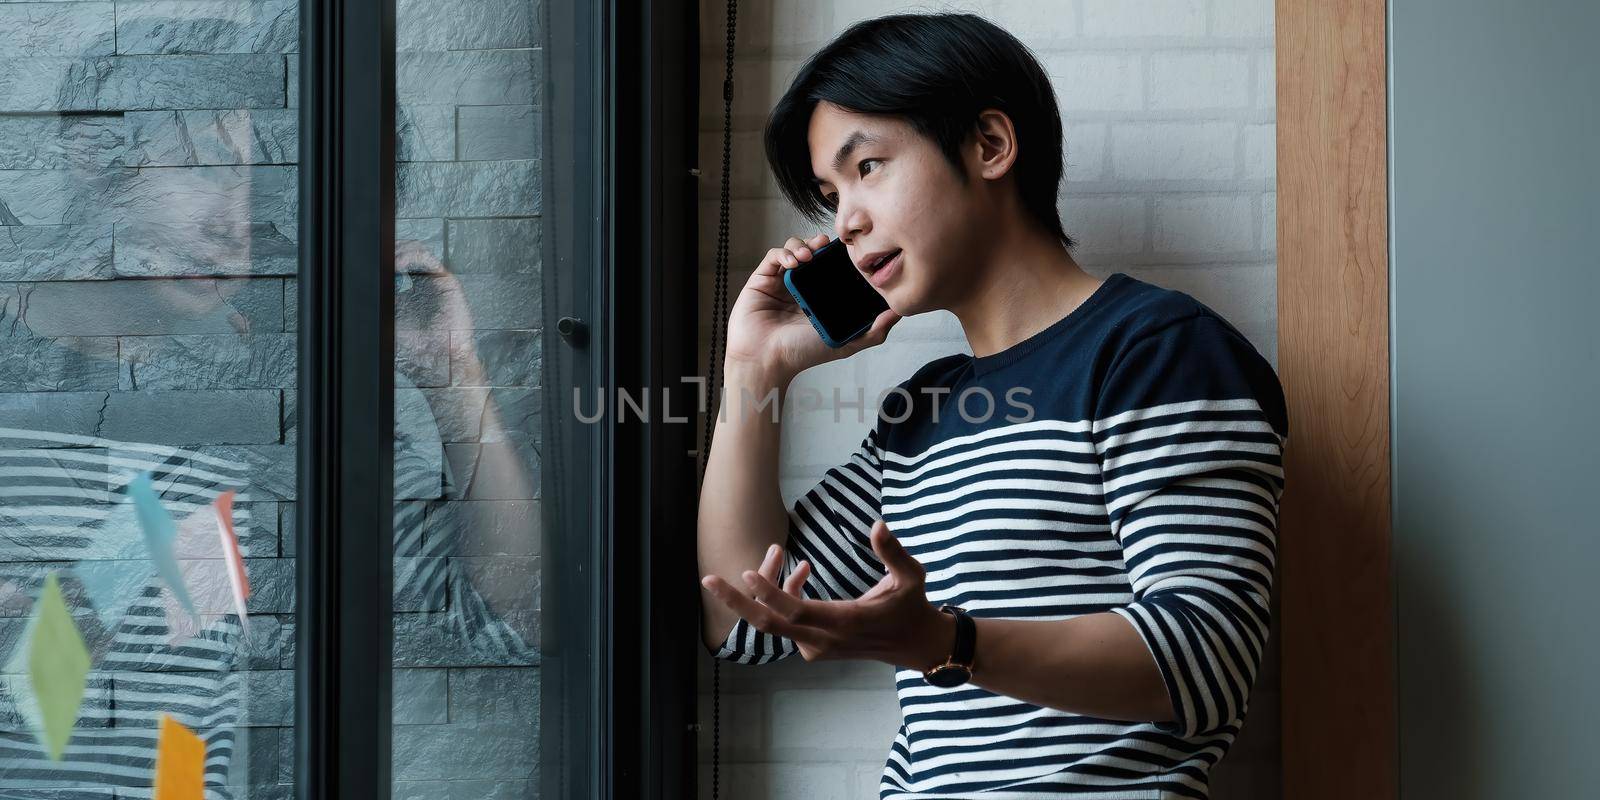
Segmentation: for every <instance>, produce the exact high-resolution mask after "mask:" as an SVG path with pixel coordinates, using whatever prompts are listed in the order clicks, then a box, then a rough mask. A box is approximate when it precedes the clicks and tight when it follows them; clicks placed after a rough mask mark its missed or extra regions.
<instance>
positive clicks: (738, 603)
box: [700, 573, 827, 645]
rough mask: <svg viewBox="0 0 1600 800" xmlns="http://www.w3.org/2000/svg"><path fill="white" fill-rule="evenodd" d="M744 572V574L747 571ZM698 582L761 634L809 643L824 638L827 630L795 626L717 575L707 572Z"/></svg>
mask: <svg viewBox="0 0 1600 800" xmlns="http://www.w3.org/2000/svg"><path fill="white" fill-rule="evenodd" d="M747 574H748V573H747ZM700 585H701V586H704V587H706V589H707V590H709V591H710V592H711V595H712V596H713V597H715V598H717V599H718V600H720V601H721V602H722V604H723V605H725V606H727V607H728V608H729V610H731V611H733V612H734V613H735V614H738V615H739V618H740V619H743V620H744V621H746V622H748V623H750V624H751V625H754V626H755V627H756V630H759V631H761V632H762V633H770V634H772V635H774V636H783V637H785V638H788V639H792V640H794V641H796V642H804V643H806V644H808V645H809V644H813V643H816V642H822V641H825V640H826V638H827V633H826V632H825V631H822V630H819V629H817V628H813V627H810V626H808V625H799V624H796V623H794V622H791V621H790V620H788V619H787V618H785V617H784V616H783V615H781V614H779V613H778V612H777V611H775V610H773V609H772V607H771V606H768V605H766V604H765V603H762V602H760V601H759V600H755V599H752V598H750V597H749V596H747V595H745V594H744V593H743V592H741V591H738V590H736V589H734V588H733V587H732V586H729V585H728V582H727V581H725V580H723V579H722V578H721V576H718V575H707V576H706V577H704V578H702V579H701V580H700Z"/></svg>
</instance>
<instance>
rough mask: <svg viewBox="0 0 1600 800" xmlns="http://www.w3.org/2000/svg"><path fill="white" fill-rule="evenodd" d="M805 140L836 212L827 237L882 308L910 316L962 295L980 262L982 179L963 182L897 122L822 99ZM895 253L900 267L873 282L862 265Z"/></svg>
mask: <svg viewBox="0 0 1600 800" xmlns="http://www.w3.org/2000/svg"><path fill="white" fill-rule="evenodd" d="M807 137H808V138H807V141H808V144H809V146H810V155H811V171H812V174H813V175H815V176H816V178H817V181H818V190H819V191H820V192H821V193H822V195H823V196H824V197H827V198H829V199H830V200H832V201H834V202H835V203H836V206H837V209H838V210H837V212H836V214H835V215H834V236H836V237H838V238H839V239H840V240H842V241H843V242H844V243H845V245H846V246H847V247H848V249H849V252H850V259H851V261H854V262H855V264H856V269H858V270H860V271H861V273H862V274H863V275H866V276H867V279H868V280H869V281H871V282H873V284H874V287H875V288H876V289H877V291H878V293H879V294H881V295H883V298H884V300H885V301H887V302H888V304H889V307H890V308H892V309H894V310H895V312H896V313H899V314H900V315H902V316H910V315H912V314H920V313H922V312H924V311H931V310H934V309H940V308H949V307H951V302H950V301H952V300H954V299H956V298H960V297H963V296H965V294H966V290H967V286H968V285H969V283H970V282H971V281H973V279H974V278H975V277H976V276H975V273H976V272H977V270H976V269H975V267H976V266H977V265H978V264H979V263H981V261H979V260H977V259H976V258H975V257H976V256H977V255H978V253H976V252H975V248H977V247H978V246H979V243H978V242H977V238H978V237H977V236H976V235H975V234H974V231H981V230H983V229H984V227H985V219H984V217H985V214H987V213H989V207H988V200H987V196H986V195H985V194H984V192H985V191H986V190H987V186H986V185H985V184H986V183H987V182H986V181H982V180H977V179H974V180H972V181H969V182H968V183H967V184H965V185H963V184H962V182H961V180H960V178H959V177H958V175H957V173H956V172H955V170H954V169H953V168H952V166H951V164H950V162H949V161H947V160H946V159H945V157H944V155H943V154H942V153H940V152H939V148H938V146H937V145H935V144H934V143H933V142H932V141H931V140H929V139H927V138H925V137H923V136H921V135H919V134H918V133H917V132H916V131H915V130H914V129H913V128H912V127H911V126H910V125H909V124H907V123H905V122H904V121H902V120H900V119H898V118H894V117H888V116H882V115H873V114H859V113H855V112H851V111H847V110H845V109H842V108H840V107H839V106H836V105H833V104H831V103H826V102H823V103H819V104H818V105H817V107H816V110H815V111H813V112H812V114H811V124H810V127H809V130H808V133H807ZM852 141H855V144H854V146H853V147H850V149H849V152H848V153H846V154H845V156H844V158H843V160H842V161H840V162H839V163H838V165H837V168H836V167H835V164H834V162H835V159H836V157H837V156H838V155H839V153H840V149H841V148H842V147H845V146H846V145H847V144H849V143H850V142H852ZM893 250H899V251H901V252H900V255H899V256H898V261H899V263H898V264H894V265H893V266H891V267H889V268H888V269H889V270H890V271H889V272H887V273H886V274H884V275H881V276H878V277H877V279H876V280H874V277H873V275H872V274H871V270H870V269H869V267H871V266H872V265H871V264H869V263H867V261H868V259H869V258H870V257H871V255H872V254H874V253H880V252H884V251H893Z"/></svg>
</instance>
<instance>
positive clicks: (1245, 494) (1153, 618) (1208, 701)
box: [1094, 312, 1288, 737]
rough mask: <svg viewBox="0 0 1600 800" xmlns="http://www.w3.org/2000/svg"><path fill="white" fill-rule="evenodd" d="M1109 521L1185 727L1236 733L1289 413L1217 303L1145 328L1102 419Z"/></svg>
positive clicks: (1263, 611) (1265, 605)
mask: <svg viewBox="0 0 1600 800" xmlns="http://www.w3.org/2000/svg"><path fill="white" fill-rule="evenodd" d="M1094 439H1095V449H1096V451H1097V453H1098V455H1099V459H1100V464H1101V479H1102V482H1103V491H1104V495H1105V503H1106V510H1107V513H1108V516H1109V517H1110V524H1111V532H1112V534H1113V536H1115V538H1116V539H1117V541H1118V542H1119V543H1120V544H1121V546H1122V550H1123V558H1124V561H1125V563H1126V565H1127V568H1128V575H1129V581H1130V583H1131V584H1132V588H1133V596H1134V601H1133V602H1132V603H1131V604H1129V605H1127V606H1124V607H1120V608H1116V609H1113V612H1114V613H1117V614H1119V615H1121V616H1122V617H1124V618H1125V619H1127V620H1128V621H1129V622H1130V623H1131V624H1132V625H1133V626H1134V628H1135V629H1136V630H1137V631H1138V632H1139V634H1140V636H1141V637H1143V639H1144V641H1145V643H1146V645H1148V646H1149V648H1150V652H1151V654H1152V655H1153V656H1154V658H1155V662H1156V664H1157V666H1158V667H1159V669H1160V671H1161V676H1162V678H1163V680H1164V681H1165V683H1166V687H1167V692H1168V695H1169V697H1170V699H1171V701H1172V705H1173V709H1174V712H1175V714H1176V721H1175V722H1171V723H1163V724H1162V725H1161V727H1162V728H1163V729H1164V730H1167V731H1168V732H1170V733H1174V734H1176V735H1179V736H1183V737H1193V736H1203V735H1211V734H1217V733H1224V732H1237V730H1238V726H1239V724H1240V723H1241V722H1242V719H1243V716H1244V712H1245V708H1246V705H1247V700H1248V697H1249V693H1250V689H1251V687H1252V685H1253V684H1254V681H1255V676H1256V672H1257V670H1258V668H1259V667H1260V665H1261V660H1262V657H1263V653H1264V652H1265V648H1266V638H1267V629H1268V624H1269V622H1270V607H1271V606H1270V601H1271V593H1272V584H1273V572H1274V568H1275V563H1276V553H1277V527H1278V503H1279V500H1280V498H1281V497H1282V493H1283V488H1284V474H1283V459H1282V453H1283V448H1284V446H1285V444H1286V443H1287V440H1288V420H1287V414H1286V410H1285V403H1284V398H1283V392H1282V388H1281V386H1280V385H1279V383H1278V379H1277V375H1276V374H1275V373H1274V372H1273V370H1272V367H1271V365H1270V364H1268V362H1267V361H1266V360H1265V359H1264V358H1263V357H1262V356H1261V355H1260V353H1258V352H1257V351H1256V349H1255V347H1254V346H1253V345H1251V343H1250V342H1249V340H1248V339H1246V338H1245V337H1244V336H1243V335H1242V334H1240V333H1239V332H1238V331H1237V330H1236V329H1234V328H1233V327H1232V326H1231V325H1229V324H1228V323H1227V322H1226V321H1224V320H1223V319H1221V318H1220V317H1217V316H1215V315H1213V314H1210V313H1208V312H1200V313H1197V314H1196V315H1193V316H1189V317H1186V318H1183V319H1181V320H1177V321H1174V322H1171V323H1167V324H1164V325H1161V326H1159V327H1158V328H1156V329H1154V330H1152V331H1149V332H1146V333H1143V334H1140V335H1137V336H1136V337H1135V338H1133V339H1132V340H1131V341H1130V342H1129V343H1128V344H1126V345H1125V346H1124V347H1123V348H1122V349H1121V350H1120V352H1119V353H1118V355H1117V356H1116V357H1115V358H1114V360H1113V362H1112V363H1111V365H1110V366H1109V368H1108V369H1107V371H1106V373H1105V377H1104V380H1103V383H1102V384H1101V388H1100V391H1099V395H1098V399H1097V405H1096V412H1095V420H1094Z"/></svg>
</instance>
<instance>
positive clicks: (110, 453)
mask: <svg viewBox="0 0 1600 800" xmlns="http://www.w3.org/2000/svg"><path fill="white" fill-rule="evenodd" d="M395 385H396V391H395V398H396V400H395V451H394V457H395V482H394V494H395V501H396V502H395V511H394V537H395V579H394V582H395V586H396V587H397V594H399V595H403V596H404V598H406V599H408V600H409V601H410V602H411V603H412V604H414V605H417V606H420V607H421V608H422V609H424V613H421V614H415V615H413V616H415V617H416V618H417V619H418V620H419V621H420V623H421V624H419V625H416V626H413V627H412V628H411V629H410V631H411V634H412V635H427V636H428V637H429V638H430V640H433V641H437V642H438V643H440V644H447V646H449V647H450V648H452V650H453V651H454V652H459V653H463V654H465V655H464V657H465V658H467V659H468V660H469V661H470V662H473V663H478V662H481V663H485V664H531V663H537V658H538V654H537V652H536V649H535V648H534V647H533V646H532V645H530V644H528V643H527V642H525V641H524V639H523V638H522V637H521V636H520V635H519V634H518V633H517V632H516V630H515V629H514V628H513V627H512V626H511V625H509V624H508V623H507V621H506V620H505V619H504V618H503V617H501V616H500V615H498V614H496V613H495V612H494V611H493V610H492V609H491V608H490V607H489V606H488V604H487V603H486V602H485V600H484V598H483V596H482V595H481V594H480V592H479V590H478V588H477V587H476V586H475V585H474V583H473V581H472V579H471V577H470V576H469V575H468V574H467V573H466V570H465V569H464V568H463V567H462V566H461V565H460V563H459V562H458V560H457V559H456V558H453V557H451V556H454V555H455V551H456V546H457V545H456V543H457V540H458V539H459V535H460V531H458V530H456V529H455V528H454V527H453V526H451V525H449V524H441V523H439V522H438V521H434V520H436V518H435V517H433V516H432V515H431V514H430V513H428V512H429V510H430V509H437V507H438V505H439V504H440V503H442V502H445V500H446V498H447V497H451V496H458V495H459V494H461V492H460V491H459V490H460V488H461V487H458V486H454V485H453V482H454V476H453V475H452V474H451V471H450V468H449V462H448V461H447V460H446V459H445V458H444V455H443V445H442V444H441V440H440V433H439V427H438V424H437V422H436V420H435V417H434V413H433V409H432V408H431V407H430V406H429V405H428V403H427V402H426V400H424V399H423V398H422V396H421V393H420V392H419V390H418V389H417V388H416V387H415V386H414V385H412V384H411V382H410V381H409V380H408V379H407V378H406V377H405V376H404V375H401V374H399V373H398V372H397V373H396V374H395ZM274 447H289V449H290V450H292V449H293V448H292V446H287V445H277V446H274ZM253 453H254V451H252V450H251V448H248V447H227V446H216V447H175V446H168V445H159V444H151V443H144V442H127V441H117V440H113V439H107V438H104V437H98V436H82V435H75V434H65V433H56V432H51V431H43V430H31V429H17V428H6V427H0V524H3V526H4V531H3V535H0V596H3V597H5V598H7V604H6V605H7V607H8V608H12V607H15V609H14V610H13V611H12V613H23V614H26V613H30V611H31V608H32V604H33V602H34V600H35V599H36V598H37V597H38V596H39V592H40V588H41V586H42V585H43V583H44V578H45V575H46V574H47V573H48V572H49V571H50V570H58V571H59V572H60V573H61V576H62V579H61V585H62V591H63V593H64V595H65V597H66V600H67V603H68V606H69V608H71V610H72V612H73V617H74V621H75V622H76V623H77V625H78V628H79V630H80V632H81V633H82V634H83V636H84V638H85V640H86V644H87V646H88V647H89V649H90V656H91V660H92V663H91V667H90V672H89V676H88V681H87V687H86V690H85V693H84V699H83V704H82V706H81V708H80V709H79V716H78V720H77V723H76V724H75V725H74V728H73V732H72V738H71V740H70V741H69V742H68V743H67V747H66V750H65V752H64V754H63V757H62V759H61V760H60V761H53V760H51V759H50V758H49V756H48V755H46V754H45V752H44V751H43V749H42V748H41V747H40V745H39V743H38V741H37V738H36V736H35V733H34V731H33V730H31V728H30V726H29V725H28V723H27V721H26V720H25V718H24V717H23V716H22V715H20V714H19V713H17V706H18V703H19V701H25V700H26V698H25V697H24V696H22V693H23V692H26V691H27V689H26V688H25V687H24V686H22V685H19V684H18V682H17V681H16V679H15V676H10V675H0V678H4V682H3V684H0V798H8V797H21V796H27V797H58V796H59V797H67V796H69V795H68V794H60V793H59V792H61V791H63V790H69V794H70V796H72V797H79V796H83V797H113V796H115V797H119V798H149V797H151V796H152V777H153V775H154V766H155V754H156V745H157V736H158V733H159V729H158V727H157V726H158V723H159V721H160V718H161V715H162V714H171V715H172V716H173V718H174V719H176V720H177V721H179V722H181V723H183V724H184V725H186V726H188V727H189V728H190V729H191V730H193V731H194V732H195V733H196V734H197V735H199V736H200V738H201V739H202V740H204V741H205V743H206V759H205V794H206V797H207V798H208V800H227V799H228V798H235V797H249V796H280V795H281V792H279V791H276V790H275V787H273V786H272V784H275V783H276V782H277V781H278V779H279V776H278V774H276V773H274V774H269V775H255V774H248V773H249V769H248V765H247V762H246V760H245V759H244V758H243V757H236V756H240V755H241V754H243V753H246V752H248V751H249V750H250V747H251V745H250V742H249V739H250V732H251V731H252V730H253V728H252V727H251V726H252V725H260V724H263V722H270V724H282V725H287V724H289V721H288V720H286V719H285V720H272V721H266V720H263V719H261V718H260V715H261V713H262V710H261V709H260V708H255V709H253V710H252V699H253V698H255V697H257V696H265V695H267V694H269V693H271V692H274V691H278V692H281V691H286V690H287V687H285V686H283V685H281V684H273V683H272V682H274V681H279V682H281V681H282V680H283V679H284V677H285V676H287V675H288V674H289V673H287V672H286V671H284V670H286V669H287V668H291V667H292V666H293V664H292V663H290V662H289V661H287V660H285V659H284V658H283V656H284V653H282V652H280V650H282V649H283V648H285V647H287V646H288V645H289V644H290V643H291V641H292V638H291V637H290V636H289V635H288V634H287V633H286V634H285V635H284V636H281V637H277V638H269V637H265V636H262V635H261V634H260V633H258V631H262V630H271V629H270V628H266V629H263V628H261V625H262V624H263V623H262V622H261V621H259V620H258V621H257V622H256V623H255V625H253V626H252V630H251V633H250V634H249V635H246V634H245V632H244V630H243V626H242V625H241V624H240V620H239V617H238V615H237V613H236V612H235V610H234V607H233V604H232V601H231V599H230V597H229V595H228V594H227V593H226V592H225V591H222V592H219V591H216V589H217V587H218V584H217V581H225V580H226V578H225V577H224V576H223V574H222V569H223V567H222V561H221V554H220V543H219V540H218V539H217V538H216V534H215V528H210V529H209V530H210V531H211V534H210V536H209V537H198V538H197V539H196V540H195V541H203V542H210V543H213V544H215V546H216V552H214V553H213V552H204V551H200V550H199V548H194V547H192V546H191V547H190V548H189V549H188V550H186V549H185V545H184V542H185V541H187V540H186V539H185V538H184V535H183V534H182V533H180V536H179V544H178V547H177V556H178V558H179V562H180V564H181V565H182V570H183V573H184V575H185V581H186V583H187V584H188V585H189V590H190V593H191V594H193V595H195V602H196V604H197V605H198V606H199V609H198V610H199V612H200V614H201V619H202V622H203V624H202V625H201V627H200V629H199V630H198V631H194V632H182V633H181V635H178V636H174V635H173V631H171V630H169V627H168V623H169V621H170V620H172V619H173V616H171V609H172V607H173V605H174V603H175V601H174V600H173V598H172V594H171V592H170V590H168V589H167V588H166V587H165V584H163V583H161V581H160V579H159V578H158V577H156V576H155V574H154V572H153V568H152V566H151V565H150V562H149V561H148V559H147V556H146V555H145V551H144V550H143V549H142V546H140V545H139V544H138V541H139V539H140V536H141V534H140V533H139V531H138V528H137V522H136V521H135V519H134V517H133V514H132V513H131V506H130V504H129V503H128V502H127V496H126V486H127V484H128V482H129V481H130V480H131V479H132V478H133V477H134V476H135V475H137V474H139V473H141V472H149V473H151V476H152V483H153V485H154V487H155V490H156V492H157V494H158V495H159V496H160V498H161V503H162V506H163V507H164V508H166V509H167V510H168V512H169V513H170V514H171V515H172V517H173V518H174V519H175V520H178V521H179V522H180V524H181V523H182V522H183V521H184V520H185V519H187V518H188V517H190V515H192V514H195V513H197V512H201V513H204V512H205V511H206V509H207V508H208V507H209V505H210V504H211V502H212V501H213V500H215V499H216V498H217V496H218V495H219V494H220V493H221V492H223V491H226V490H230V489H231V490H235V491H236V495H235V498H234V503H235V506H234V525H235V530H236V533H237V535H238V538H239V542H240V548H241V550H242V551H243V555H245V556H246V558H247V559H248V560H247V562H246V563H247V564H260V563H263V562H260V561H258V560H257V559H259V558H261V557H263V556H265V557H268V558H272V557H276V556H278V553H277V552H276V550H275V549H274V550H273V551H271V552H251V550H250V545H251V542H252V539H253V538H254V536H253V534H252V530H253V528H254V527H255V525H256V524H257V523H256V521H255V520H253V519H252V513H253V511H254V510H255V507H256V506H255V505H254V504H255V503H256V501H260V502H261V503H276V502H279V501H290V500H293V499H294V481H293V480H292V479H286V477H285V476H283V475H282V474H281V473H280V474H276V475H274V472H275V471H274V470H272V469H270V468H268V467H267V466H266V465H264V464H262V463H260V462H259V461H257V460H256V459H258V458H260V457H261V456H260V455H259V454H253ZM264 507H265V508H267V509H272V508H274V506H270V505H267V506H264ZM430 521H431V524H430ZM261 544H262V545H266V546H273V545H275V544H276V543H275V542H272V541H270V540H266V541H263V542H261ZM130 545H132V546H131V547H130ZM91 570H106V571H109V572H110V573H120V574H123V575H126V576H131V578H130V580H128V581H123V582H122V585H121V586H119V587H117V591H115V592H113V593H111V594H110V595H106V594H102V595H100V596H99V599H102V600H104V599H106V598H107V597H111V598H112V602H109V603H107V604H106V605H107V606H110V607H97V606H96V604H95V603H94V601H93V599H92V595H91V593H89V592H86V591H84V587H83V586H82V583H81V581H82V579H83V577H85V576H86V575H88V574H90V571H91ZM223 588H225V586H224V587H223ZM258 588H259V586H258ZM397 599H400V598H397ZM252 606H254V603H251V604H250V605H248V606H247V609H248V608H250V607H252ZM286 619H292V617H286ZM11 622H13V623H16V624H14V625H12V626H11V630H12V631H16V630H17V629H19V628H20V627H21V625H20V623H21V622H22V620H21V619H14V620H11ZM401 635H402V634H401V632H400V631H397V632H396V636H397V637H399V636H401ZM18 638H19V637H17V636H16V635H15V634H14V633H13V634H12V635H11V636H9V637H7V641H5V642H4V644H5V646H6V647H7V648H9V649H10V653H9V654H5V655H4V657H5V658H6V659H9V658H10V657H12V656H14V655H15V654H16V653H17V652H18V651H19V648H21V647H22V644H21V643H20V642H19V641H18ZM252 682H261V683H267V684H268V685H267V686H266V687H265V688H263V687H261V686H257V687H255V688H252V686H251V684H252ZM252 717H254V719H252ZM285 731H286V733H285V735H288V733H290V732H291V731H289V730H288V729H287V728H286V729H285ZM264 744H267V745H270V746H271V747H273V748H276V747H278V744H277V740H276V739H267V740H266V741H265V742H264ZM257 746H258V747H259V745H257ZM71 792H81V793H82V794H81V795H80V794H77V793H71Z"/></svg>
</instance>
